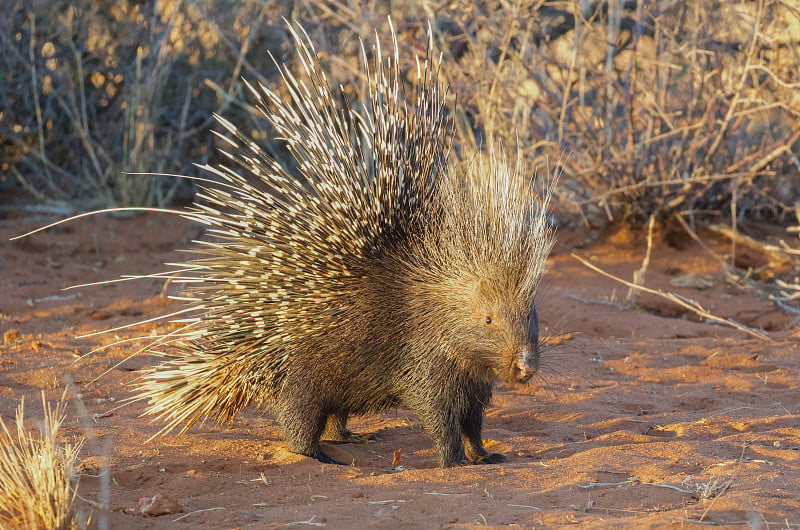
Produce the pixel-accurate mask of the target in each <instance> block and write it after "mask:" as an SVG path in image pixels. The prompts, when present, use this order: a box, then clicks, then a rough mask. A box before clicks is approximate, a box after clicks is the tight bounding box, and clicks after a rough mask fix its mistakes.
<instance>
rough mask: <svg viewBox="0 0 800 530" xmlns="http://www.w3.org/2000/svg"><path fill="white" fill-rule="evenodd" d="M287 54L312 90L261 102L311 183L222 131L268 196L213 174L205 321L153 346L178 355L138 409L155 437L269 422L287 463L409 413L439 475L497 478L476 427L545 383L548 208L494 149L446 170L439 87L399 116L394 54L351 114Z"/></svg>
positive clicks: (195, 264)
mask: <svg viewBox="0 0 800 530" xmlns="http://www.w3.org/2000/svg"><path fill="white" fill-rule="evenodd" d="M290 29H291V28H290ZM293 35H294V37H295V42H296V44H297V45H298V52H299V55H300V59H301V60H302V62H303V66H304V68H305V70H306V73H307V74H308V77H309V79H310V80H311V85H306V84H303V83H302V82H300V81H299V80H297V79H295V78H294V77H293V76H292V75H291V74H290V73H289V72H288V71H287V70H286V69H284V70H283V76H284V81H285V83H286V85H287V86H288V88H289V89H290V92H291V98H290V101H286V100H284V99H283V98H281V97H280V96H279V95H277V94H276V93H274V92H272V91H271V90H269V89H267V88H265V87H259V89H253V88H251V90H252V92H253V94H254V96H255V97H256V98H257V99H258V101H259V102H260V103H259V104H260V106H261V108H262V110H263V111H264V112H265V114H266V115H267V116H268V117H269V118H270V121H271V122H272V124H273V126H274V127H275V129H276V131H277V136H279V137H281V138H284V139H285V141H286V143H287V148H288V149H289V151H290V153H291V154H292V156H293V158H294V159H295V161H296V162H297V167H298V171H299V173H298V174H295V175H292V174H289V173H288V172H287V170H286V169H285V168H284V167H282V166H281V165H280V164H279V163H278V162H276V161H275V160H273V159H272V158H270V157H268V156H267V155H266V154H265V153H264V152H263V151H262V150H261V149H260V148H259V147H257V146H255V145H254V143H253V142H252V141H251V140H250V139H249V138H247V137H246V136H245V135H243V134H242V133H240V131H238V129H237V128H236V127H235V126H233V125H232V124H230V123H229V122H227V121H225V120H224V119H222V118H220V123H221V124H222V125H223V126H224V127H225V128H226V129H227V130H228V132H229V133H230V136H229V138H226V139H225V141H226V142H227V143H228V146H229V150H228V153H229V155H228V156H230V158H231V159H232V160H233V161H234V162H235V163H236V164H237V165H238V166H239V167H241V168H243V169H245V170H246V172H248V173H249V174H251V175H253V176H256V177H257V178H258V179H259V180H260V186H253V185H251V184H250V183H249V182H248V180H247V179H246V178H244V177H243V176H242V175H241V174H240V173H239V172H238V171H235V170H233V169H229V168H228V167H225V166H219V167H206V169H207V170H208V171H210V172H211V173H213V174H215V175H216V176H217V177H218V178H219V179H220V180H221V182H222V184H221V185H217V186H204V187H202V189H201V193H200V194H199V197H200V198H201V200H203V201H205V204H199V205H198V206H196V207H195V209H193V210H192V211H190V212H189V213H187V214H185V217H187V218H189V219H192V220H195V221H198V222H201V223H203V224H205V225H206V226H208V227H209V228H210V230H209V232H210V233H211V234H212V235H214V236H215V237H216V240H214V241H210V242H207V243H201V245H202V246H201V247H200V248H199V249H197V250H196V252H197V253H199V254H201V257H200V259H197V260H195V261H189V262H187V264H186V270H188V271H192V272H194V273H195V274H196V281H195V282H194V283H193V284H191V285H192V287H190V289H189V291H188V292H187V293H185V297H186V298H185V299H188V300H190V305H191V307H192V311H194V312H195V316H192V317H191V318H187V319H186V321H187V322H188V323H187V324H186V326H185V327H184V328H182V329H181V330H180V331H179V332H176V333H175V334H173V335H171V336H166V337H164V338H163V339H159V340H160V342H161V344H162V345H168V346H170V347H171V352H170V354H169V355H168V359H167V360H166V361H165V362H163V363H161V365H159V366H157V367H156V368H154V369H153V370H152V371H150V372H149V373H147V374H145V375H144V377H143V378H142V382H141V384H140V386H139V394H138V396H137V397H138V398H139V399H148V400H149V406H148V409H147V411H146V412H147V413H148V414H152V415H155V416H158V417H160V418H161V419H163V420H166V426H165V427H164V429H163V430H162V432H165V431H168V430H171V429H172V428H174V427H177V426H180V425H182V426H183V427H184V430H185V429H187V428H188V427H190V426H191V425H192V424H193V423H195V422H197V421H199V420H201V419H204V418H206V417H208V416H215V417H216V418H217V419H218V420H221V421H226V420H231V419H233V417H235V415H236V414H237V413H238V412H239V411H240V410H241V409H242V408H244V407H245V406H246V405H247V404H248V403H251V402H256V403H261V404H263V405H265V406H266V407H267V408H269V409H271V410H272V411H273V413H274V414H275V416H276V418H277V420H278V422H279V423H280V424H281V425H282V427H283V428H284V432H285V435H286V438H287V441H288V442H289V447H290V448H291V449H292V450H293V451H295V452H298V453H301V454H305V455H308V456H312V457H315V458H318V459H320V460H322V461H330V459H329V458H327V457H326V456H325V455H324V453H322V451H321V449H320V445H319V440H320V437H321V436H322V435H323V431H325V432H329V431H330V430H331V429H329V428H326V423H327V425H328V426H329V427H330V426H331V424H333V430H334V431H336V433H335V434H338V435H340V437H342V438H346V429H345V422H346V419H347V416H348V415H349V414H360V413H368V412H380V411H382V410H386V409H388V408H391V407H393V406H396V405H398V404H404V405H406V406H408V407H409V408H411V409H412V410H413V411H414V412H416V413H417V414H418V416H419V417H420V420H421V422H422V424H423V426H424V428H425V430H426V432H427V433H428V434H429V436H430V437H431V438H432V440H433V442H434V446H435V448H436V451H437V454H438V456H439V460H440V463H441V464H442V465H443V466H452V465H457V464H460V463H462V462H464V461H466V460H467V459H468V460H472V461H480V462H492V461H498V459H499V458H498V457H497V455H489V454H488V453H487V452H486V450H485V449H484V448H483V445H482V442H481V437H480V434H481V426H482V419H483V411H484V408H485V406H486V405H487V404H488V402H489V400H490V399H491V392H492V385H493V384H494V383H495V382H496V381H497V380H503V381H507V382H526V381H528V380H529V379H530V378H531V377H532V375H533V374H534V372H535V371H536V369H537V365H538V347H537V344H538V333H539V330H538V319H537V313H536V308H535V305H534V301H533V298H534V294H535V291H536V287H537V285H538V281H539V278H540V277H541V274H542V271H543V267H544V262H545V260H546V257H547V254H548V253H549V250H550V248H551V246H552V240H553V238H552V233H551V231H550V229H549V228H548V226H547V222H546V216H547V212H548V201H549V198H550V193H549V190H548V191H547V192H546V193H543V194H542V195H541V196H538V195H537V194H536V193H534V190H533V189H532V186H531V182H530V181H529V180H528V179H527V178H526V177H525V175H523V172H522V171H521V170H520V169H519V164H517V167H516V168H512V167H510V166H509V164H507V163H506V161H505V157H504V155H503V154H502V152H501V150H499V149H490V150H489V151H490V154H489V155H486V156H481V155H476V156H475V159H476V160H475V161H474V162H472V163H470V164H467V166H466V168H462V169H459V168H458V166H457V165H456V168H455V169H454V170H451V169H450V166H448V164H447V163H446V162H445V160H444V159H445V155H444V154H443V153H445V152H446V151H447V141H446V140H445V138H446V132H445V129H446V127H445V125H444V123H445V118H444V116H445V113H444V111H443V97H442V96H441V93H440V90H439V86H438V83H437V82H436V81H435V80H434V76H433V73H432V70H431V68H429V67H426V68H425V69H424V71H422V74H421V75H420V79H421V80H422V81H421V83H420V84H419V86H418V88H417V99H416V102H415V105H414V106H413V107H412V108H407V107H405V105H404V104H402V103H401V98H400V94H401V89H400V82H399V78H400V75H399V69H398V66H397V62H398V59H397V44H396V42H395V54H394V57H389V58H386V63H384V62H383V59H382V58H381V53H380V49H378V50H377V53H376V60H375V76H374V78H373V79H375V81H374V84H373V86H372V87H371V92H370V98H371V102H370V103H371V104H370V105H367V107H368V109H369V110H368V111H367V113H366V114H358V113H357V112H355V111H353V110H351V109H350V108H349V107H347V106H346V107H345V108H344V109H342V108H341V106H340V105H341V104H340V103H338V101H339V100H338V99H337V98H335V97H334V96H333V94H332V93H331V91H330V87H329V86H328V82H327V79H326V77H325V75H324V72H323V71H322V69H321V67H320V66H319V63H318V61H317V59H316V56H315V52H314V50H313V46H312V45H311V43H310V42H309V41H308V40H307V37H305V38H303V37H301V36H299V35H298V34H297V33H295V32H293ZM493 147H494V146H493ZM151 351H152V349H151Z"/></svg>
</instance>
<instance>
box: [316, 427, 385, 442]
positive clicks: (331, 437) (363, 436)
mask: <svg viewBox="0 0 800 530" xmlns="http://www.w3.org/2000/svg"><path fill="white" fill-rule="evenodd" d="M320 439H321V440H323V441H325V442H328V443H334V444H363V443H367V442H372V441H375V440H376V438H375V435H374V434H373V433H359V434H357V433H354V432H353V431H351V430H345V431H336V432H327V431H326V432H324V433H323V434H322V437H321V438H320Z"/></svg>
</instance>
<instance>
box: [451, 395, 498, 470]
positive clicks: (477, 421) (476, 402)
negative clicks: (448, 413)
mask: <svg viewBox="0 0 800 530" xmlns="http://www.w3.org/2000/svg"><path fill="white" fill-rule="evenodd" d="M491 397H492V387H491V385H488V384H485V385H481V387H480V388H478V389H477V391H476V392H475V393H474V395H472V396H470V397H469V398H468V404H469V405H468V406H467V409H466V410H465V412H464V415H463V416H462V418H461V438H462V440H463V442H464V452H465V453H466V455H467V458H468V459H470V460H472V461H473V462H475V463H476V464H499V463H501V462H505V461H506V457H505V455H502V454H500V453H490V452H488V451H487V450H486V449H485V448H484V447H483V440H482V439H481V431H482V430H483V413H484V410H485V409H486V405H487V404H488V403H489V400H490V399H491Z"/></svg>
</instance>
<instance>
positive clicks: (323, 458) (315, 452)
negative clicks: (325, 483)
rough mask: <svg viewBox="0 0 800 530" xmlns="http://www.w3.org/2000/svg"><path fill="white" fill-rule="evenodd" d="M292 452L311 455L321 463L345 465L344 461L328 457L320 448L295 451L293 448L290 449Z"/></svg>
mask: <svg viewBox="0 0 800 530" xmlns="http://www.w3.org/2000/svg"><path fill="white" fill-rule="evenodd" d="M292 452H293V453H297V454H299V455H304V456H308V457H311V458H313V459H315V460H319V461H320V462H321V463H323V464H335V465H337V466H343V465H345V463H344V462H339V461H338V460H334V459H333V458H331V457H329V456H328V455H326V454H325V453H323V452H322V450H321V449H312V450H306V451H295V450H294V449H292Z"/></svg>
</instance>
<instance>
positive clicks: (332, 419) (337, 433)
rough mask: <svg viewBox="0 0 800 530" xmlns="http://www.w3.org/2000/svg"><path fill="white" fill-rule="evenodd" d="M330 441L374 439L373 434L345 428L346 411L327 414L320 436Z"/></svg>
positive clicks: (347, 441) (354, 441)
mask: <svg viewBox="0 0 800 530" xmlns="http://www.w3.org/2000/svg"><path fill="white" fill-rule="evenodd" d="M320 438H321V439H322V440H325V441H326V442H332V443H365V442H368V441H370V440H374V439H375V435H374V434H369V433H367V434H356V433H354V432H353V431H351V430H350V429H348V428H347V412H340V413H338V414H328V419H327V421H326V422H325V430H324V431H322V436H321V437H320Z"/></svg>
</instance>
